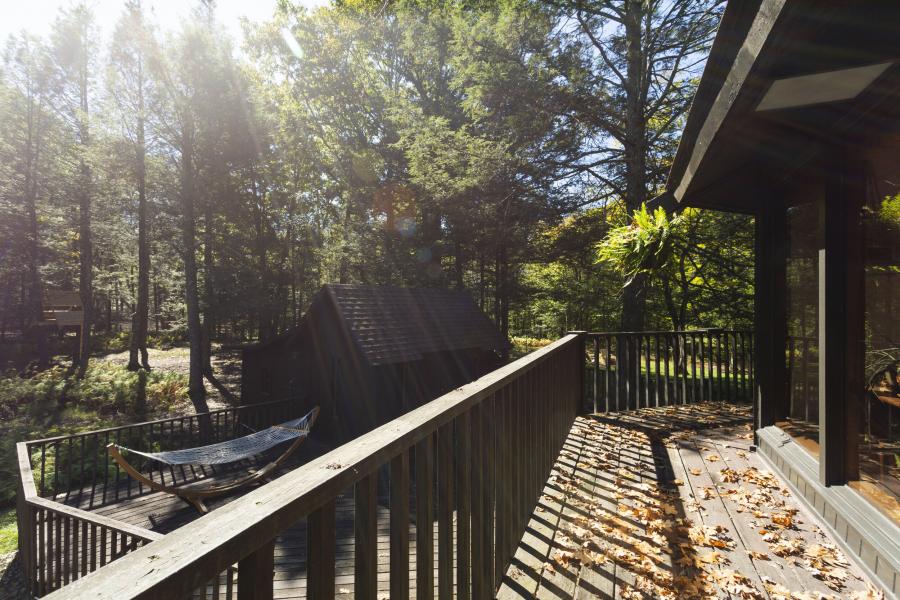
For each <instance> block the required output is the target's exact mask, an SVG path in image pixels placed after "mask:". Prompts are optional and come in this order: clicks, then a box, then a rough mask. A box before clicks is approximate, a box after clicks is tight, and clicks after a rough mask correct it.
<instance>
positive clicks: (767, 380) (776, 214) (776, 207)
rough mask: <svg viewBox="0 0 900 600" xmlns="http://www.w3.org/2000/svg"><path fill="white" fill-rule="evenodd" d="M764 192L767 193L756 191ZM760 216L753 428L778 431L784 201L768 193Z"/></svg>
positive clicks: (782, 409)
mask: <svg viewBox="0 0 900 600" xmlns="http://www.w3.org/2000/svg"><path fill="white" fill-rule="evenodd" d="M758 189H760V191H762V190H763V189H764V188H758ZM765 195H766V196H768V198H767V201H766V202H764V203H762V204H761V205H760V210H759V212H758V213H757V214H756V236H755V246H756V248H755V254H756V261H755V290H754V322H755V325H754V328H755V329H756V344H755V346H754V349H753V350H754V354H755V358H754V362H755V365H756V372H757V377H756V389H755V390H754V411H755V427H756V428H757V429H760V428H762V427H767V426H769V425H774V424H775V421H777V420H778V419H780V418H783V417H784V416H786V414H787V406H788V398H787V386H786V383H785V382H786V378H787V369H786V365H785V345H786V341H787V312H786V311H787V306H786V302H787V294H786V266H787V227H786V213H785V210H786V209H785V207H784V204H783V203H782V201H781V196H780V195H779V194H778V193H777V192H775V191H774V190H767V193H766V194H765Z"/></svg>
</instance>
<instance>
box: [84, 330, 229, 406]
mask: <svg viewBox="0 0 900 600" xmlns="http://www.w3.org/2000/svg"><path fill="white" fill-rule="evenodd" d="M147 354H148V355H149V356H148V358H149V361H150V367H151V368H152V369H153V370H155V371H166V372H170V373H179V374H181V375H184V376H185V377H187V375H188V371H189V366H190V349H189V348H188V347H187V346H177V347H175V348H170V349H166V350H159V349H156V348H150V349H148V350H147ZM96 360H99V361H105V362H109V363H112V364H117V365H127V364H128V351H125V352H117V353H115V354H107V355H106V356H102V357H100V358H97V359H96ZM212 363H213V371H214V372H215V374H216V377H217V378H218V379H219V381H221V382H222V384H223V385H224V386H225V387H226V388H227V389H228V390H229V391H230V392H231V393H232V394H234V395H235V396H236V397H238V398H240V394H241V352H240V351H239V350H226V351H223V350H221V349H220V348H217V347H216V346H213V357H212ZM203 384H204V386H205V387H206V395H207V404H209V408H210V410H216V409H218V408H226V407H228V406H231V402H228V400H226V399H225V398H223V397H222V394H220V393H219V391H218V390H217V389H216V388H214V387H213V386H212V385H211V384H210V383H209V382H208V381H206V380H204V382H203ZM191 411H192V409H191Z"/></svg>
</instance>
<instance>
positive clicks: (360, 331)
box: [241, 285, 510, 443]
mask: <svg viewBox="0 0 900 600" xmlns="http://www.w3.org/2000/svg"><path fill="white" fill-rule="evenodd" d="M509 347H510V343H509V340H507V339H506V338H505V337H503V335H502V334H501V333H500V331H499V330H498V329H497V328H496V327H495V326H494V324H493V322H491V320H490V319H489V318H488V317H487V316H486V315H485V314H484V313H483V312H481V310H480V309H479V308H478V306H477V305H476V304H475V302H474V301H473V300H472V298H471V297H470V296H469V295H468V294H466V293H465V292H459V291H448V290H441V289H426V288H419V289H411V288H399V287H388V286H384V287H380V286H367V285H326V286H324V287H323V288H322V289H321V290H320V291H319V292H318V294H317V295H316V296H315V297H314V298H313V301H312V303H311V304H310V306H309V309H308V310H307V311H306V314H305V315H304V317H303V320H302V322H301V323H300V325H299V326H298V327H296V328H295V329H293V330H291V331H289V332H287V333H285V334H283V335H281V336H279V337H277V338H274V339H271V340H268V341H266V342H263V343H260V344H254V345H251V346H246V347H245V348H244V349H243V365H242V378H241V394H242V398H243V399H244V400H245V401H248V402H252V401H256V400H257V399H258V400H279V399H282V398H302V400H298V402H300V403H304V406H300V407H298V410H300V411H303V412H305V411H306V410H308V409H309V408H311V407H312V406H313V405H320V406H321V407H322V413H321V415H320V417H319V424H318V425H317V430H318V431H321V432H322V435H323V436H326V437H327V438H328V439H329V441H333V442H335V443H337V442H342V441H347V440H350V439H353V438H355V437H357V436H359V435H362V434H363V433H366V432H368V431H371V430H372V429H374V428H375V427H377V426H379V425H381V424H383V423H386V422H388V421H390V420H391V419H394V418H396V417H398V416H400V415H401V414H403V413H405V412H408V411H409V410H411V409H413V408H416V407H418V406H421V405H422V404H424V403H425V402H427V401H429V400H432V399H434V398H437V397H438V396H440V395H442V394H444V393H446V392H448V391H450V390H452V389H454V388H457V387H459V386H461V385H463V384H465V383H468V382H470V381H473V380H474V379H477V378H478V377H480V376H481V375H484V374H485V373H488V372H490V371H492V370H493V369H495V368H497V367H498V366H500V364H501V362H502V355H503V353H505V352H506V351H507V350H508V349H509ZM306 404H308V405H309V406H306Z"/></svg>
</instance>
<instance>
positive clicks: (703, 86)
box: [666, 0, 900, 212]
mask: <svg viewBox="0 0 900 600" xmlns="http://www.w3.org/2000/svg"><path fill="white" fill-rule="evenodd" d="M897 23H900V2H884V1H883V0H858V1H856V2H850V1H836V0H750V1H747V2H737V1H732V2H731V3H729V5H728V7H727V9H726V11H725V14H724V15H723V17H722V22H721V24H720V26H719V31H718V34H717V36H716V41H715V43H714V44H713V48H712V50H711V52H710V56H709V59H708V62H707V66H706V70H705V71H704V74H703V78H702V79H701V81H700V85H699V86H698V89H697V94H696V96H695V99H694V102H693V105H692V106H691V111H690V114H689V116H688V120H687V123H686V126H685V130H684V134H683V136H682V139H681V143H680V144H679V147H678V151H677V153H676V156H675V159H674V161H673V164H672V169H671V171H670V174H669V179H668V182H667V186H666V191H667V192H668V193H670V194H671V195H672V197H673V199H674V201H675V202H676V203H678V204H681V205H685V204H687V205H692V206H704V207H710V208H718V209H724V210H736V211H741V212H754V211H755V209H756V206H757V205H758V203H759V202H760V198H759V197H758V195H759V194H758V192H756V189H758V186H756V185H755V184H756V183H758V182H759V181H760V180H761V179H765V180H767V184H768V185H777V180H778V179H784V178H786V177H788V176H789V175H790V174H791V173H793V172H796V171H797V170H798V169H801V168H802V167H803V166H804V164H806V163H809V162H811V161H814V160H815V159H816V157H817V156H819V155H820V154H821V153H822V151H823V150H824V149H826V148H828V147H831V146H833V145H834V144H835V143H844V142H846V141H847V140H854V139H858V138H861V137H864V136H865V135H866V134H867V132H871V131H883V130H884V128H885V127H889V128H890V127H894V128H897V127H898V123H900V119H898V118H897V117H898V116H900V109H898V106H897V105H898V104H900V103H898V102H897V101H896V98H897V96H898V91H900V36H898V35H897V27H898V26H897Z"/></svg>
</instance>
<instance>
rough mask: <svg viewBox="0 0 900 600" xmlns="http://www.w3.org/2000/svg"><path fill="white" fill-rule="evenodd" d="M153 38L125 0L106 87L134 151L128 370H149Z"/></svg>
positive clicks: (138, 10) (138, 9)
mask: <svg viewBox="0 0 900 600" xmlns="http://www.w3.org/2000/svg"><path fill="white" fill-rule="evenodd" d="M152 51H153V38H152V32H151V31H150V28H149V25H148V23H147V21H146V18H145V16H144V9H143V6H142V4H141V0H128V2H127V3H126V5H125V11H124V13H123V15H122V17H121V18H120V19H119V22H118V24H117V25H116V29H115V32H114V34H113V41H112V47H111V52H110V67H111V68H110V81H109V89H110V91H111V93H112V96H113V98H114V100H115V103H116V106H117V108H118V111H119V114H120V116H121V121H122V129H123V132H124V134H125V136H126V138H127V139H128V140H129V141H130V142H131V145H132V147H133V150H134V180H135V187H136V188H137V189H136V191H137V214H138V223H137V225H138V274H137V299H136V302H135V305H134V309H133V314H132V325H131V339H130V343H129V348H128V368H129V369H130V370H133V371H134V370H137V369H139V368H140V367H144V368H146V369H149V368H150V363H149V360H148V356H147V329H148V325H149V312H150V240H149V231H148V230H149V223H148V207H147V202H148V201H147V112H148V106H147V104H148V100H149V96H150V93H151V92H150V90H149V88H148V86H149V85H150V81H151V80H150V77H149V76H148V72H147V58H148V54H149V53H150V52H152Z"/></svg>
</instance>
